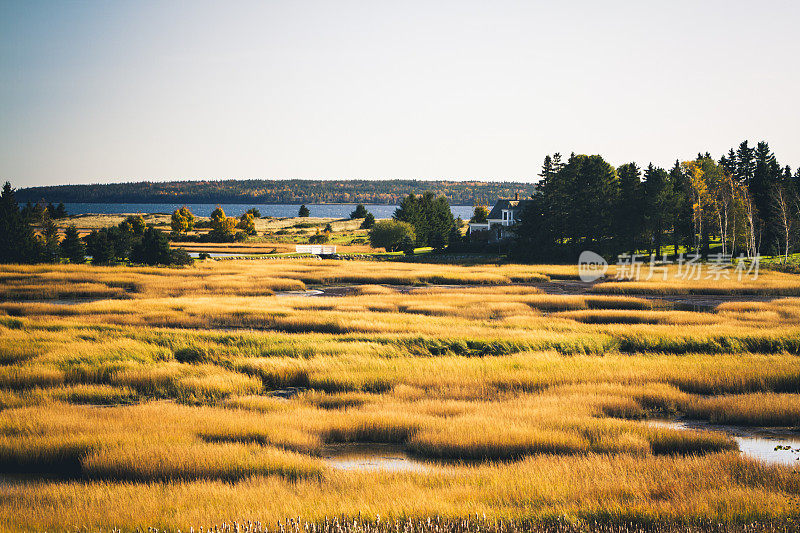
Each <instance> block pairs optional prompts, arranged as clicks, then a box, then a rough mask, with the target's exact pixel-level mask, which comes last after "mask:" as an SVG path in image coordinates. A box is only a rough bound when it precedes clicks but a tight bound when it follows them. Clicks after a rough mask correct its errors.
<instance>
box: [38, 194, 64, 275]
mask: <svg viewBox="0 0 800 533" xmlns="http://www.w3.org/2000/svg"><path fill="white" fill-rule="evenodd" d="M50 205H53V204H50ZM41 225H42V242H43V244H44V249H43V250H42V260H43V261H44V262H46V263H57V262H58V260H59V258H60V257H61V248H60V246H59V244H60V243H59V238H58V227H57V226H56V224H55V222H53V219H52V218H51V217H50V209H49V208H48V209H45V210H44V213H43V214H42V222H41Z"/></svg>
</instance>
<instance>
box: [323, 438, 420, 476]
mask: <svg viewBox="0 0 800 533" xmlns="http://www.w3.org/2000/svg"><path fill="white" fill-rule="evenodd" d="M322 457H323V460H324V461H325V463H326V464H328V465H329V466H331V467H333V468H336V469H339V470H361V471H375V470H385V471H388V472H427V471H428V470H429V466H428V465H426V464H425V463H423V462H422V461H419V460H417V459H415V458H413V457H411V456H410V455H409V454H408V453H407V452H406V451H405V450H404V449H403V447H402V446H399V445H396V444H372V443H369V444H367V443H347V444H331V445H328V446H326V447H325V449H324V451H323V455H322Z"/></svg>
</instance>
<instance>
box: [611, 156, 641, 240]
mask: <svg viewBox="0 0 800 533" xmlns="http://www.w3.org/2000/svg"><path fill="white" fill-rule="evenodd" d="M617 175H618V176H619V201H618V202H617V210H616V211H617V212H616V216H615V217H614V222H615V225H616V228H615V233H616V237H617V239H618V247H619V248H620V249H621V250H622V251H627V252H630V253H633V252H635V251H636V249H637V248H638V246H639V244H640V237H641V235H642V230H643V226H644V216H645V213H644V201H643V200H644V197H643V190H642V180H641V172H640V171H639V167H638V166H637V165H636V163H628V164H626V165H622V166H621V167H619V168H618V169H617Z"/></svg>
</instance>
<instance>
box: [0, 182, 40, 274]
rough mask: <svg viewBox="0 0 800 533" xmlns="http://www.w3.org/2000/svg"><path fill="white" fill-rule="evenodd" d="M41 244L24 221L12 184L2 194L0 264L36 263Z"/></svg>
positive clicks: (5, 186) (6, 184)
mask: <svg viewBox="0 0 800 533" xmlns="http://www.w3.org/2000/svg"><path fill="white" fill-rule="evenodd" d="M39 254H40V250H39V244H38V242H37V240H36V239H35V237H34V234H33V230H32V229H31V227H30V225H29V224H28V222H27V221H26V220H25V219H23V217H22V214H21V213H20V209H19V204H18V203H17V199H16V196H15V194H14V189H13V188H12V187H11V183H9V182H6V183H5V185H3V190H2V193H0V263H34V262H36V261H37V260H38V259H39Z"/></svg>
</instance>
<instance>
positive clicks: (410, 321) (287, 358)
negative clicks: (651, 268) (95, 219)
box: [0, 260, 800, 530]
mask: <svg viewBox="0 0 800 533" xmlns="http://www.w3.org/2000/svg"><path fill="white" fill-rule="evenodd" d="M576 274H577V269H576V267H573V266H547V265H545V266H540V265H532V266H527V265H476V266H469V267H467V266H452V265H437V264H414V263H401V262H397V263H394V262H358V261H341V262H337V261H307V260H286V261H224V262H213V261H211V262H204V263H201V264H198V265H197V266H195V267H191V268H184V269H162V268H122V267H108V268H100V267H91V266H88V265H85V266H68V265H63V266H32V267H16V266H14V267H0V471H1V472H2V473H5V474H10V473H13V474H14V475H15V476H22V477H21V478H20V480H19V481H17V482H15V483H14V484H5V485H4V486H3V487H2V491H3V495H4V497H5V500H4V501H5V502H7V504H6V505H4V506H2V509H0V529H3V528H6V529H18V530H19V529H22V530H26V529H28V530H29V529H55V530H59V529H64V527H65V524H66V527H72V526H76V527H80V526H84V525H85V526H87V527H89V528H91V527H100V526H103V527H106V528H107V527H108V526H109V525H121V526H124V527H125V528H127V529H132V528H135V527H137V526H138V527H147V526H151V525H155V526H159V527H161V528H163V527H169V528H171V529H176V528H177V527H181V528H183V529H186V530H188V527H187V526H189V525H192V524H194V525H195V526H198V525H199V524H200V523H201V522H202V521H206V520H209V519H210V517H213V519H214V520H216V519H217V517H220V516H225V517H233V518H237V517H238V518H240V519H247V518H250V517H253V516H254V515H258V516H259V517H274V518H275V519H280V518H284V517H286V516H295V517H297V516H300V517H302V518H303V519H307V520H322V519H324V517H325V516H333V515H336V514H340V513H345V514H349V515H351V516H355V515H357V514H358V513H359V512H362V513H364V516H377V515H378V514H380V515H381V516H383V517H387V516H401V515H407V516H435V515H442V516H449V517H453V518H457V517H463V516H466V515H467V514H472V513H475V512H481V513H483V512H485V513H487V516H489V517H504V518H516V519H519V518H522V517H527V518H548V517H550V518H552V517H554V516H564V515H569V516H571V517H584V518H585V517H608V516H614V517H637V518H640V519H644V518H647V519H650V518H652V519H658V520H667V519H680V520H682V519H685V518H697V519H702V520H717V519H719V520H723V521H734V522H741V521H747V520H758V519H765V518H770V517H771V518H781V517H786V516H790V515H793V514H795V515H796V513H797V509H798V508H797V500H796V496H797V494H800V485H798V477H797V474H796V471H797V468H794V469H792V468H789V467H767V466H764V465H760V464H757V463H754V462H752V461H749V460H747V459H743V458H741V457H739V456H738V455H737V454H736V443H735V442H734V441H733V440H732V439H731V438H728V437H726V436H724V435H722V434H719V433H715V432H710V431H699V430H688V431H687V430H677V429H672V428H666V427H659V426H654V425H652V423H650V422H649V420H650V419H663V418H674V417H683V418H688V419H698V420H705V421H708V422H710V423H712V424H741V425H752V426H796V425H798V424H800V410H798V407H797V406H798V405H800V358H798V354H800V299H798V298H791V297H778V296H775V297H774V298H772V299H769V298H759V299H758V300H759V301H726V302H725V303H722V304H720V305H718V306H717V307H716V308H712V307H708V308H706V309H705V310H704V311H703V312H700V311H689V310H686V308H685V307H681V306H679V305H677V304H676V302H674V301H670V300H669V299H657V298H655V296H657V295H658V294H669V293H674V292H676V291H677V292H680V291H684V292H687V293H688V292H698V291H705V290H706V289H705V287H706V286H705V285H702V286H701V285H694V286H691V285H687V284H666V285H663V286H662V285H659V288H658V290H660V291H662V292H661V293H657V292H655V289H654V290H653V291H648V290H640V292H641V297H638V296H630V295H627V294H622V295H620V294H599V293H591V292H586V293H582V294H548V290H549V289H548V286H547V285H543V284H539V283H546V280H548V279H559V278H566V279H574V278H575V276H576ZM529 283H531V284H536V285H535V286H533V285H530V284H529ZM633 283H635V282H621V283H620V284H621V285H623V284H631V285H629V286H630V287H632V291H633V292H635V291H636V290H637V287H639V289H641V286H637V285H633ZM437 284H446V285H447V286H441V285H437ZM521 284H522V285H521ZM795 284H798V286H800V283H798V282H797V278H796V277H794V276H791V275H780V276H779V275H777V274H772V273H769V274H765V277H764V280H763V283H762V284H761V285H759V284H758V283H749V284H748V285H746V286H744V287H740V288H739V289H736V288H733V289H730V290H728V286H727V285H718V287H722V290H721V291H714V292H715V293H721V294H727V295H729V296H730V295H733V294H737V293H742V292H743V291H744V292H747V291H750V292H753V291H762V292H763V293H764V294H768V293H770V291H772V292H773V293H775V294H778V293H776V292H775V291H778V290H780V291H784V292H785V291H789V292H788V293H787V294H793V293H792V292H791V291H793V290H794V289H793V287H794V285H795ZM331 285H336V286H339V285H347V287H346V288H344V289H339V290H338V291H334V293H335V294H336V296H322V297H299V296H275V295H273V294H272V293H273V292H275V291H284V290H299V289H304V288H308V287H323V288H328V287H330V286H331ZM626 286H627V285H626ZM76 287H77V288H76ZM598 287H599V289H597V290H600V291H606V290H612V289H613V287H614V285H610V286H609V285H605V286H604V285H603V284H600V285H597V286H596V288H598ZM609 287H610V288H609ZM626 290H627V289H626ZM70 291H73V292H70ZM612 292H613V290H612ZM780 294H783V293H780ZM59 298H60V299H62V300H67V301H62V302H55V301H49V300H55V299H59ZM94 298H98V300H96V301H92V299H94ZM31 299H33V300H48V301H43V302H31V301H29V300H31ZM10 300H16V301H10ZM73 300H74V301H73ZM761 300H763V301H761ZM365 442H369V443H391V444H393V445H395V446H399V447H401V448H403V449H405V450H406V451H407V452H408V453H410V454H412V455H414V456H415V457H416V458H417V459H420V460H424V461H426V465H428V466H429V468H430V470H429V472H428V473H426V474H422V473H387V472H377V473H364V472H339V471H335V470H333V469H332V468H331V467H329V466H327V465H326V464H325V462H324V460H323V458H324V456H325V450H326V448H327V445H329V444H337V445H340V444H341V443H365ZM45 475H47V476H54V477H56V478H57V479H45ZM43 498H44V499H43ZM45 501H46V503H43V502H45ZM79 510H80V512H79ZM207 523H208V522H207Z"/></svg>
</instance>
